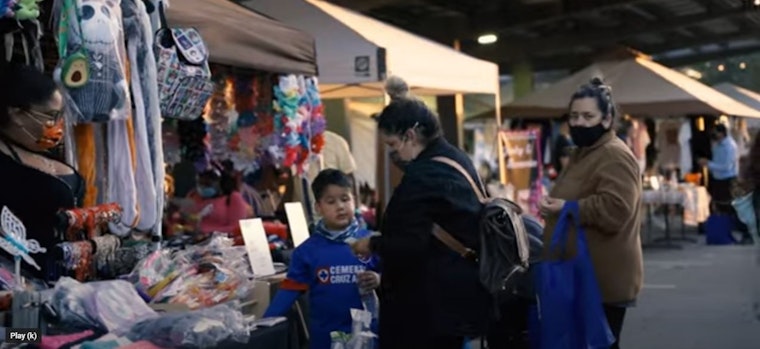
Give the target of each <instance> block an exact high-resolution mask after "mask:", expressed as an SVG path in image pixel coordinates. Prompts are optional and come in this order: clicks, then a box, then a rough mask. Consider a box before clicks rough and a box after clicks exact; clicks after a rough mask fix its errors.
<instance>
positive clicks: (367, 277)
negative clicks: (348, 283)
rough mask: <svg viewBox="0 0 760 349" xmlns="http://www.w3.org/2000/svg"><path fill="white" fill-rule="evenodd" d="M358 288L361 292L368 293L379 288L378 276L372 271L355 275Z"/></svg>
mask: <svg viewBox="0 0 760 349" xmlns="http://www.w3.org/2000/svg"><path fill="white" fill-rule="evenodd" d="M356 282H357V283H358V284H359V288H360V289H361V290H363V291H370V290H374V289H376V288H378V287H379V286H380V274H378V273H376V272H374V271H370V270H367V271H363V272H361V273H359V275H357V281H356Z"/></svg>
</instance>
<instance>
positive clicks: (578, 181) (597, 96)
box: [540, 78, 644, 349]
mask: <svg viewBox="0 0 760 349" xmlns="http://www.w3.org/2000/svg"><path fill="white" fill-rule="evenodd" d="M615 113H616V109H615V106H614V103H613V100H612V94H611V91H610V88H609V87H608V86H605V85H604V84H603V83H602V81H601V80H600V79H598V78H597V79H593V80H592V81H591V83H590V84H588V85H584V86H582V87H581V88H580V89H579V90H578V91H577V92H575V93H574V94H573V96H572V97H571V99H570V118H569V124H570V135H571V137H572V139H573V143H574V144H575V145H576V146H577V149H575V150H574V152H573V154H572V155H571V158H570V164H569V165H568V167H567V168H566V169H565V170H564V171H563V172H562V173H561V174H560V176H559V178H557V181H556V184H555V186H554V188H553V189H552V191H551V193H550V195H549V196H548V197H546V198H544V199H543V200H542V201H541V204H540V208H541V213H542V215H544V217H545V218H546V228H545V230H544V244H545V246H549V241H551V238H552V234H553V233H554V227H555V225H556V223H557V219H558V218H559V212H560V211H561V210H562V207H563V206H564V204H565V201H566V200H567V201H578V204H579V206H580V224H581V226H582V227H583V228H584V229H585V231H586V239H587V241H588V249H589V251H590V254H591V259H592V262H593V265H594V270H595V272H596V279H597V281H598V283H599V289H600V291H601V294H602V301H603V303H604V304H603V305H604V311H605V314H606V315H607V321H608V322H609V324H610V328H611V329H612V333H613V334H614V335H615V338H617V342H616V343H615V344H614V345H613V346H612V349H616V348H619V347H620V346H619V345H620V344H619V343H620V333H621V330H622V327H623V319H624V317H625V312H626V309H627V308H628V307H631V306H633V305H635V302H636V297H637V296H638V293H639V290H640V289H641V284H642V279H643V269H644V268H643V262H642V252H641V239H640V230H641V225H640V221H641V214H642V210H641V177H640V174H639V173H640V171H639V165H638V163H637V162H636V158H635V157H634V155H633V153H632V152H631V149H630V148H629V147H628V146H626V144H625V143H624V142H623V141H622V140H620V139H619V138H618V137H616V136H615V134H614V132H613V131H612V130H613V121H614V118H615V116H616V115H615ZM574 234H575V232H570V237H571V238H570V239H568V241H569V242H570V243H569V245H568V250H570V251H573V250H574V247H575V246H574V241H575V239H573V238H572V237H573V236H574Z"/></svg>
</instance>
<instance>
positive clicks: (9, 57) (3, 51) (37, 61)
mask: <svg viewBox="0 0 760 349" xmlns="http://www.w3.org/2000/svg"><path fill="white" fill-rule="evenodd" d="M39 1H40V0H0V37H2V38H3V39H2V40H0V62H2V63H4V62H10V61H13V60H14V58H15V57H14V53H17V52H22V53H23V59H24V64H26V65H31V66H34V67H36V68H37V69H39V70H43V69H44V61H43V59H42V49H41V47H40V38H41V37H42V27H41V26H40V23H39V21H38V20H37V17H39V15H40V11H39V6H38V4H37V3H38V2H39ZM17 45H20V46H17Z"/></svg>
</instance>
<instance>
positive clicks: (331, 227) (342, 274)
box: [264, 169, 380, 349]
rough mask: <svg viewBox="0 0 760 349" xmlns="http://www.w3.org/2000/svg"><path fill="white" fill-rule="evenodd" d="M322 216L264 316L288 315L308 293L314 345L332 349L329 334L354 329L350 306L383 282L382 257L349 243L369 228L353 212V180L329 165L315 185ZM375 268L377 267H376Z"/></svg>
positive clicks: (296, 254) (359, 303)
mask: <svg viewBox="0 0 760 349" xmlns="http://www.w3.org/2000/svg"><path fill="white" fill-rule="evenodd" d="M311 188H312V191H313V195H314V198H315V199H316V202H315V204H314V206H315V209H316V211H317V212H318V213H319V215H320V216H321V217H322V219H321V220H320V221H318V222H317V224H315V226H314V231H313V233H312V235H311V236H310V237H309V238H308V239H307V240H306V241H305V242H304V243H303V244H301V245H300V246H298V248H296V249H295V251H294V252H293V257H292V260H291V263H290V268H289V270H288V276H287V278H286V279H285V281H283V282H282V285H281V286H280V291H279V292H277V295H276V296H275V298H274V300H273V301H272V304H271V305H270V306H269V309H267V311H266V313H265V314H264V317H273V316H285V314H287V313H288V311H289V310H290V308H291V307H292V306H293V303H295V301H296V300H297V299H298V297H299V296H300V295H301V293H302V292H305V291H307V290H308V291H309V302H310V305H311V311H310V312H311V314H310V321H309V323H310V327H311V328H310V329H309V334H310V342H311V343H310V348H311V349H330V344H331V339H330V332H333V331H341V332H346V333H350V332H351V322H352V320H351V309H352V308H353V309H363V306H362V301H361V295H360V293H359V289H360V288H361V289H363V290H371V289H375V288H377V286H379V284H380V276H379V274H377V273H376V272H375V271H377V270H378V260H377V259H376V258H375V257H371V258H368V259H367V260H361V259H359V258H358V257H356V256H355V255H354V254H353V253H352V252H351V247H350V246H349V244H348V243H347V242H346V240H349V239H361V238H363V237H366V236H368V235H369V232H367V231H366V230H362V229H360V228H359V223H358V222H357V220H356V218H355V216H354V208H355V207H354V197H353V184H352V183H351V180H350V179H349V177H348V176H346V174H344V173H343V172H341V171H339V170H334V169H328V170H324V171H322V172H320V173H319V175H318V176H317V178H315V179H314V182H313V183H312V185H311ZM373 270H374V271H373Z"/></svg>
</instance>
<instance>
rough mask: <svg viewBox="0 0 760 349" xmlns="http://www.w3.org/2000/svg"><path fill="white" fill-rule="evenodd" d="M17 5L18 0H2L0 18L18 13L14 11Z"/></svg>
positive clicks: (10, 16) (11, 16) (0, 0)
mask: <svg viewBox="0 0 760 349" xmlns="http://www.w3.org/2000/svg"><path fill="white" fill-rule="evenodd" d="M14 7H16V0H0V18H13V17H14V16H16V13H15V12H13V9H14Z"/></svg>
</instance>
